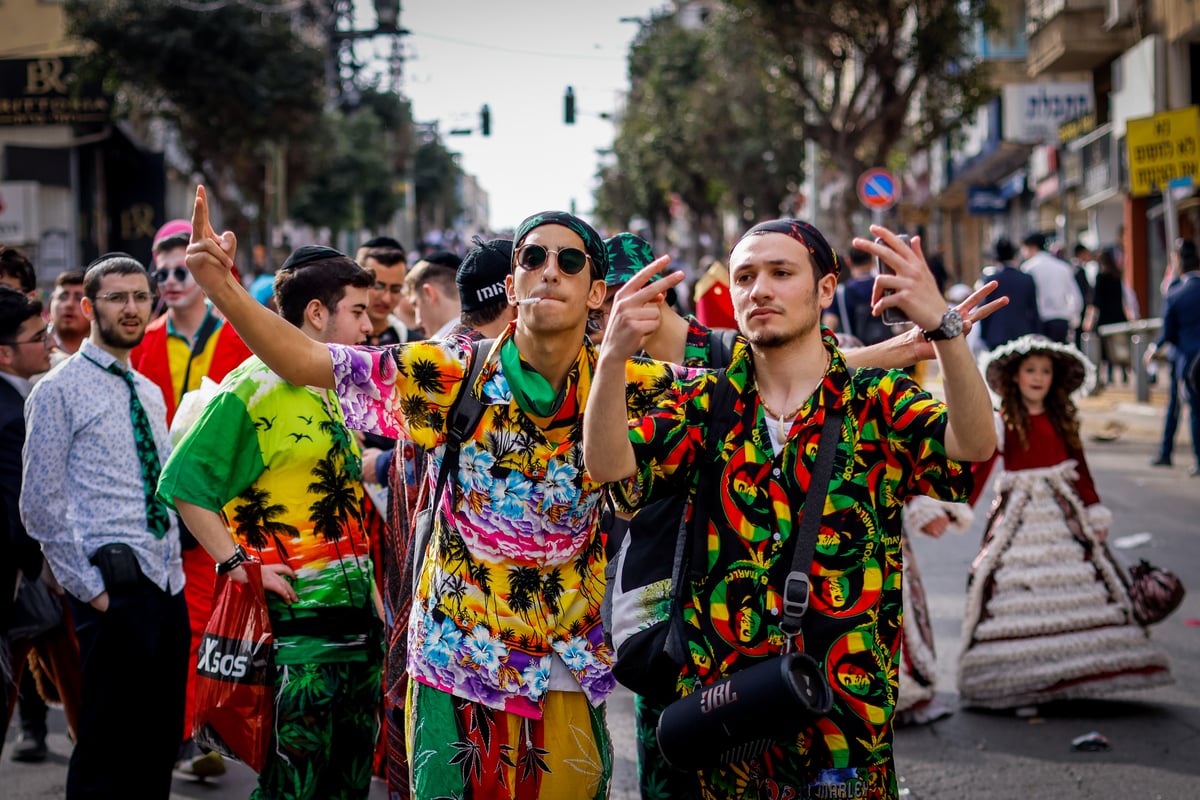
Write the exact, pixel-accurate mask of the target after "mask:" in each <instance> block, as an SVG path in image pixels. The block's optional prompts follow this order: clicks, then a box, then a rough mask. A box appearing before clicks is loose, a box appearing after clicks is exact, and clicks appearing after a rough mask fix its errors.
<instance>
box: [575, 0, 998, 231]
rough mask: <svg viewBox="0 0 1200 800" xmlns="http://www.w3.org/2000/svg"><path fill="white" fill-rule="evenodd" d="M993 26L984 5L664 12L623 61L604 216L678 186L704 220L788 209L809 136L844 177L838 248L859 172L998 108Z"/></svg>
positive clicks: (890, 0)
mask: <svg viewBox="0 0 1200 800" xmlns="http://www.w3.org/2000/svg"><path fill="white" fill-rule="evenodd" d="M994 19H995V15H994V13H993V11H992V10H991V8H990V7H989V5H988V3H987V0H919V1H918V2H916V3H912V2H907V0H904V1H902V0H868V2H856V3H848V2H845V0H824V2H811V1H810V0H725V2H724V3H721V4H719V5H717V6H715V7H714V9H713V12H712V13H711V14H709V15H708V18H707V19H706V21H705V22H704V24H703V25H702V26H696V27H694V28H689V27H685V26H682V25H680V24H679V21H678V18H677V17H676V15H675V14H672V13H667V14H664V15H660V16H657V17H655V18H653V19H651V20H650V21H648V22H647V23H645V24H644V25H643V27H642V30H641V32H640V34H639V36H638V38H637V39H636V40H635V42H634V45H633V48H632V50H631V52H630V56H629V77H630V83H631V91H630V95H629V101H628V105H627V108H626V112H625V115H624V117H623V119H622V121H621V126H620V129H619V131H618V134H617V137H616V140H615V143H614V151H615V154H616V159H617V163H616V165H615V166H612V167H608V168H606V169H605V170H604V171H603V172H602V174H601V176H600V177H601V187H600V190H599V191H598V196H597V208H598V209H600V210H602V211H604V212H606V213H610V214H613V215H614V216H616V215H617V214H619V213H621V214H623V213H624V212H626V211H627V210H628V209H629V208H630V207H632V208H635V209H636V210H637V213H638V214H641V215H642V216H645V217H646V218H647V219H649V220H651V221H654V220H661V219H663V217H664V212H663V208H664V206H665V203H666V202H667V199H668V198H669V196H670V194H671V193H675V194H677V195H678V196H679V197H680V199H682V200H683V202H684V203H685V204H686V205H687V206H688V207H689V208H690V209H691V211H692V212H693V213H695V214H697V215H698V216H700V217H703V216H705V215H708V214H711V213H712V212H713V211H714V210H720V211H723V212H728V213H733V214H735V215H737V216H738V217H739V218H740V219H741V220H742V222H743V223H750V222H752V221H754V220H756V219H762V218H766V217H772V216H777V215H779V214H780V213H781V212H782V213H787V212H788V211H789V210H790V209H788V207H787V206H788V200H789V196H790V195H792V194H794V193H795V192H796V191H797V190H798V188H799V183H800V180H801V178H802V175H803V163H804V157H805V156H804V146H805V143H806V142H807V141H812V142H814V143H816V144H817V145H818V147H819V149H820V150H821V152H822V155H823V157H824V158H825V159H827V160H828V162H829V163H830V164H832V165H833V166H835V168H836V169H837V170H838V171H840V172H841V173H842V174H843V176H845V177H846V178H847V180H846V181H845V184H844V185H845V191H844V192H843V193H842V195H841V196H840V197H839V198H838V204H837V208H835V209H834V214H833V220H832V222H833V225H832V228H833V230H832V231H831V233H832V235H833V238H834V240H835V241H838V242H845V241H847V240H848V238H849V232H850V218H851V212H852V211H854V210H855V209H857V205H858V204H857V201H856V199H855V180H854V179H855V178H856V177H857V176H858V175H859V174H861V172H863V171H864V170H865V169H866V168H868V167H871V166H879V165H885V164H888V163H891V159H892V157H893V156H894V155H895V154H896V153H897V152H904V153H914V152H917V151H919V150H921V149H924V148H927V147H929V146H930V145H931V144H932V143H933V142H935V141H937V140H938V139H939V138H941V137H944V136H946V135H947V134H950V133H953V132H954V131H955V130H956V129H957V128H958V127H959V126H960V125H961V124H962V122H963V121H964V120H967V119H969V118H970V116H971V115H972V114H973V112H974V111H975V110H976V109H977V108H979V107H980V106H981V105H982V104H983V103H984V102H986V101H987V100H988V99H990V96H991V95H990V90H989V88H988V84H987V80H986V77H987V76H986V71H985V69H986V68H985V66H984V65H982V64H981V63H979V62H977V61H975V60H972V58H971V53H972V45H973V37H974V36H975V34H976V31H977V30H979V28H980V26H981V25H982V24H985V23H991V22H993V21H994ZM607 221H608V222H610V223H612V224H616V225H622V224H624V222H625V221H626V220H621V219H614V218H609V219H608V220H607Z"/></svg>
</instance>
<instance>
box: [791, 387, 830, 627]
mask: <svg viewBox="0 0 1200 800" xmlns="http://www.w3.org/2000/svg"><path fill="white" fill-rule="evenodd" d="M845 415H846V410H845V408H844V407H842V406H837V407H835V408H830V409H828V410H826V412H825V424H824V425H822V426H821V438H820V440H819V441H818V442H817V457H816V461H815V462H814V464H813V468H812V472H811V473H810V476H809V483H808V492H807V493H806V494H805V496H804V508H803V509H802V510H801V512H800V527H799V529H798V531H797V532H796V549H795V551H793V553H792V568H791V571H790V572H788V576H787V578H786V580H784V583H783V617H782V619H781V620H780V624H779V627H780V629H782V630H783V632H784V633H785V634H787V636H788V637H789V641H790V639H791V638H794V637H795V636H796V634H798V633H799V632H800V620H801V618H802V617H803V616H804V612H805V611H807V610H808V598H809V594H810V593H811V582H812V581H811V578H810V577H809V574H808V573H809V570H811V569H812V559H813V552H814V551H815V550H816V547H817V534H818V532H819V531H820V529H821V517H822V516H823V515H824V513H825V497H826V496H827V495H828V493H829V479H830V477H832V475H833V457H834V456H835V455H836V454H837V449H838V441H839V440H840V438H841V432H842V419H843V418H844V417H845ZM789 646H790V645H789Z"/></svg>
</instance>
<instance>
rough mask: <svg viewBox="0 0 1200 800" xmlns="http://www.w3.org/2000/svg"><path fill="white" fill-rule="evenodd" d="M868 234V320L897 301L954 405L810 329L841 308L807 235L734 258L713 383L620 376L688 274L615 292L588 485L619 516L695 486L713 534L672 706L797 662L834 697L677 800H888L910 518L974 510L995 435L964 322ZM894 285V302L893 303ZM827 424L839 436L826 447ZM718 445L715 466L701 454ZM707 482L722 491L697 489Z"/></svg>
mask: <svg viewBox="0 0 1200 800" xmlns="http://www.w3.org/2000/svg"><path fill="white" fill-rule="evenodd" d="M872 233H873V234H875V235H876V236H880V237H882V238H883V240H884V244H877V243H875V242H874V241H868V240H864V239H855V240H854V242H853V244H854V246H856V247H859V248H861V249H863V250H865V251H867V252H869V253H871V254H872V255H875V256H879V257H881V258H883V259H884V260H885V261H886V262H887V263H888V264H889V265H891V266H892V267H893V268H894V269H895V274H894V275H889V276H883V277H880V278H879V279H878V281H877V283H876V285H875V291H874V295H873V297H872V300H873V302H874V305H875V311H876V313H880V312H881V311H882V310H883V309H884V308H885V307H888V306H896V307H898V308H900V309H902V310H903V311H905V312H906V313H907V314H908V316H909V318H910V319H912V320H913V321H914V322H915V323H916V324H917V325H918V326H919V328H921V329H922V330H923V331H924V332H925V333H924V338H926V339H928V340H929V341H930V342H932V343H933V347H934V349H935V351H936V354H937V358H938V361H939V363H940V366H941V368H942V375H943V380H944V386H945V390H946V396H947V398H948V402H947V403H946V404H942V403H940V402H938V401H936V400H934V399H933V398H932V397H930V396H929V395H928V394H927V393H925V392H923V391H922V390H921V389H920V387H918V386H917V385H916V384H915V383H913V382H912V381H911V380H910V379H908V378H907V376H905V375H904V374H903V373H902V372H900V371H897V370H892V371H887V370H881V369H858V370H852V369H850V368H848V365H847V362H846V359H845V357H844V356H843V355H842V353H841V351H840V350H839V349H838V347H837V346H836V342H835V340H834V338H833V336H832V334H829V333H828V331H827V330H825V329H823V328H822V327H821V325H820V323H819V320H820V315H821V312H822V311H823V310H824V309H827V308H828V307H829V305H830V303H831V302H832V301H833V298H834V289H835V287H836V285H837V279H838V273H839V271H840V264H839V260H838V258H837V255H836V254H835V253H834V251H833V250H832V248H830V246H829V244H828V243H827V242H826V240H825V238H824V236H822V235H821V233H820V232H819V231H817V230H816V228H813V227H812V226H811V225H809V224H807V223H804V222H800V221H798V220H774V221H771V222H765V223H761V224H759V225H757V226H755V227H754V228H752V229H751V230H750V231H749V232H748V233H747V234H746V235H744V236H743V237H742V238H741V240H740V241H739V242H738V243H737V245H736V246H735V247H734V249H733V252H732V253H731V255H730V259H729V264H730V294H731V299H732V301H733V307H734V312H735V314H736V317H737V321H738V328H739V330H741V331H742V334H743V336H744V339H745V341H744V342H742V343H739V346H738V347H736V348H735V350H734V354H733V360H732V362H731V363H730V365H729V368H728V370H727V372H726V373H725V374H724V377H722V376H721V375H720V374H717V373H712V372H701V373H697V372H695V371H689V370H686V369H683V368H680V367H675V366H673V365H670V364H665V363H657V364H656V365H655V364H651V363H642V364H637V365H635V366H636V367H637V369H641V370H644V373H643V374H642V375H640V376H638V375H636V374H635V370H634V369H631V367H630V366H629V363H630V362H629V359H630V357H632V356H633V355H634V354H635V353H636V352H637V351H638V350H639V349H640V348H641V347H642V343H643V341H644V340H645V339H646V338H647V337H649V336H652V335H654V333H655V332H656V331H657V330H658V328H659V326H660V325H661V321H660V320H661V310H660V308H659V305H660V304H661V298H662V294H663V292H664V291H665V290H666V288H667V287H669V286H672V285H674V284H676V283H678V282H679V280H680V279H681V278H682V275H681V274H680V273H678V272H676V273H673V274H670V275H666V276H664V277H662V278H661V279H660V280H658V281H657V282H653V283H652V282H651V279H652V278H653V277H655V276H656V275H658V274H659V273H661V272H662V271H663V269H664V267H666V266H667V264H668V263H669V261H668V260H667V259H660V260H659V261H656V262H654V263H652V264H651V265H649V266H648V267H646V268H645V269H643V270H641V271H640V272H639V273H638V274H637V275H635V276H634V277H633V278H632V279H631V280H630V281H629V282H628V283H627V284H626V285H625V286H624V287H623V288H622V289H621V290H620V291H619V292H618V293H617V296H616V302H615V303H614V306H613V312H612V317H611V319H610V320H609V327H608V331H607V334H606V335H605V337H604V343H603V345H602V346H601V350H600V355H599V361H598V364H597V368H596V380H595V384H594V386H593V389H592V394H591V397H590V398H589V404H588V410H587V412H588V413H587V414H586V415H585V417H584V443H585V465H586V468H587V470H588V471H589V473H590V474H591V476H592V477H593V478H596V479H600V480H606V481H612V482H614V488H615V490H616V492H617V495H618V498H619V499H620V502H621V505H622V506H623V507H625V508H626V509H627V510H632V509H635V508H639V507H644V506H645V505H646V504H647V503H652V502H654V501H656V500H659V499H662V498H664V497H668V496H671V495H675V494H678V493H680V492H685V491H686V492H688V493H689V496H688V502H689V503H690V504H691V506H692V509H693V514H698V515H699V518H700V519H703V520H704V527H703V528H702V529H701V530H699V531H695V532H694V535H695V536H696V537H698V538H699V541H700V542H702V543H705V545H704V546H705V549H706V556H705V557H704V558H698V559H696V563H697V564H698V565H699V570H698V573H699V574H696V575H694V576H693V577H692V579H691V580H690V581H689V583H688V585H687V587H686V590H685V593H684V597H685V605H684V608H683V610H682V615H683V619H684V620H686V621H687V624H685V625H684V628H685V629H686V638H687V642H686V648H685V650H686V652H688V653H689V654H690V656H691V657H690V659H689V660H688V662H687V663H686V664H684V666H683V668H682V671H681V673H680V675H679V679H678V683H677V686H676V691H677V693H678V694H679V696H683V695H687V694H691V693H694V692H697V691H701V690H703V689H704V688H705V687H708V686H710V685H711V684H713V683H715V682H716V681H718V680H721V679H723V678H726V677H728V676H729V675H732V674H734V673H737V672H741V671H743V670H746V669H748V668H750V667H753V666H755V665H759V664H766V663H767V661H768V660H770V659H774V658H777V657H778V656H780V655H781V654H783V653H786V652H790V651H791V650H793V649H795V650H798V651H800V652H804V653H807V654H808V655H810V656H811V657H812V658H813V659H814V660H816V661H817V662H818V663H819V664H820V667H821V674H822V675H823V676H824V677H825V679H826V681H827V683H828V685H829V686H830V688H831V691H832V696H833V698H834V702H833V706H832V709H831V710H830V712H829V713H828V714H825V715H822V716H821V717H820V718H819V719H817V720H816V721H814V722H812V724H805V725H801V724H797V726H796V729H795V732H794V735H792V736H790V737H788V740H787V741H780V742H776V743H774V744H773V745H772V746H770V747H767V748H766V749H765V752H762V753H761V754H759V755H755V756H752V757H740V758H737V759H736V760H734V761H733V762H731V763H719V764H718V763H714V764H711V765H706V766H705V767H704V768H703V769H701V770H699V771H697V772H692V773H688V774H684V775H679V774H678V773H676V775H677V777H679V778H681V779H687V780H688V781H689V782H690V784H691V786H690V787H688V788H687V789H684V790H683V791H677V793H676V794H674V795H673V796H688V797H714V798H716V797H743V796H744V797H853V798H863V799H864V800H891V799H892V798H895V797H896V796H897V791H898V790H897V788H896V775H895V770H894V764H893V758H892V746H891V738H892V735H891V727H890V719H891V716H892V713H893V711H894V708H895V698H896V693H897V658H898V644H899V632H900V608H901V588H900V577H901V575H900V567H901V555H900V541H901V527H900V513H901V510H902V504H903V502H904V501H905V500H907V499H909V498H910V497H912V496H914V495H917V494H921V495H925V494H928V495H932V496H935V497H939V496H940V497H942V498H944V499H950V500H953V499H960V498H962V497H965V494H966V492H967V491H968V490H969V488H970V473H969V471H967V470H966V468H965V467H964V466H963V465H962V464H961V463H959V460H981V459H985V458H987V457H988V456H990V455H991V453H992V451H993V450H994V449H995V443H996V439H995V432H994V431H993V430H991V429H989V427H988V419H989V417H990V416H991V403H990V400H989V398H988V394H987V391H986V389H985V388H984V386H983V380H982V377H981V376H980V374H979V371H978V369H977V368H976V367H975V363H974V359H973V357H972V355H971V352H970V349H969V348H968V347H967V345H966V342H965V341H964V337H963V336H962V333H963V327H964V326H963V322H964V318H963V314H962V313H961V312H960V311H959V310H957V309H947V308H946V303H945V301H944V300H943V299H942V296H941V293H940V292H939V291H938V288H937V285H936V282H935V281H934V279H933V277H932V275H931V273H930V272H929V270H928V267H927V266H926V264H925V259H924V257H923V255H922V253H921V249H920V243H919V240H914V241H913V243H912V245H911V246H910V245H908V244H905V243H904V242H902V241H901V240H900V239H899V238H898V237H897V236H896V235H895V234H893V233H892V232H891V231H888V230H886V229H884V228H881V227H877V226H876V227H872ZM887 289H890V290H893V293H892V294H889V295H888V296H886V297H885V296H884V295H883V292H884V290H887ZM977 297H978V295H977ZM631 378H632V379H633V381H635V383H636V388H641V389H642V392H643V393H649V394H650V395H652V396H653V397H654V398H655V400H656V401H658V402H657V403H649V402H642V403H638V404H636V407H635V405H634V404H631V403H630V401H629V398H636V397H637V396H638V395H639V393H638V392H632V391H630V387H629V385H628V382H629V381H630V379H631ZM721 381H726V382H727V383H726V384H725V385H726V386H728V387H730V388H732V390H733V391H734V392H735V394H736V397H735V398H734V401H733V408H734V414H735V419H734V420H732V423H733V424H732V426H731V427H728V428H727V431H728V432H727V433H725V435H724V439H723V441H721V442H718V443H711V444H710V443H706V442H705V437H706V431H708V430H710V429H711V427H712V426H713V425H714V422H713V421H712V420H711V415H710V414H709V413H708V410H709V409H710V408H712V405H713V402H714V399H713V398H714V397H715V396H716V395H715V392H716V391H718V389H719V388H720V385H721V383H720V382H721ZM664 400H665V402H663V401H664ZM630 415H633V416H634V419H633V420H632V421H631V420H630V418H629V417H630ZM827 418H829V419H831V420H832V421H833V423H834V424H833V425H832V426H828V427H829V431H830V434H831V435H832V439H829V440H827V441H826V442H825V443H822V444H820V445H819V446H818V440H819V439H822V438H825V436H824V435H823V428H825V427H827V426H826V425H825V420H826V419H827ZM830 443H832V444H833V445H834V448H833V450H832V453H831V452H830V450H828V449H826V448H827V445H828V444H830ZM709 447H711V448H712V450H711V451H709V452H715V453H716V454H717V455H716V458H705V453H706V448H709ZM817 451H820V452H823V453H825V454H826V455H832V467H831V469H830V471H829V473H828V474H830V475H831V476H832V477H831V479H830V482H829V489H828V497H827V498H825V499H824V503H823V504H822V506H821V507H820V508H819V509H815V508H814V509H812V510H810V511H805V508H806V505H807V493H808V491H809V487H810V486H812V485H813V484H814V483H816V482H817V479H816V477H815V475H814V468H813V461H814V459H815V458H816V457H817V456H816V455H814V453H816V452H817ZM817 463H820V462H819V461H818V462H817ZM702 480H703V483H702ZM701 485H708V486H713V487H714V488H715V489H716V491H714V492H708V493H706V494H700V493H699V490H698V487H699V486H701ZM697 508H699V509H702V511H696V510H695V509H697ZM813 511H815V512H816V513H818V514H819V515H820V522H819V523H818V528H817V529H816V530H815V531H814V533H813V542H814V543H813V544H812V545H811V546H812V547H813V548H814V549H813V551H812V552H813V556H811V558H810V563H806V564H803V565H800V566H796V568H795V571H793V562H792V558H793V552H794V551H795V550H796V548H797V547H798V544H797V543H796V540H797V539H798V538H800V537H799V536H798V535H797V530H798V529H801V528H802V525H801V522H800V520H801V519H802V518H803V519H805V520H807V519H808V517H807V516H804V515H805V514H811V513H813ZM804 557H806V556H801V558H804ZM795 572H801V574H802V576H803V578H804V579H805V580H800V579H799V578H798V577H795ZM793 588H794V589H797V590H799V589H803V591H795V592H793V591H792V589H793ZM785 600H786V601H788V603H789V604H787V605H785ZM801 601H802V602H803V605H804V606H806V607H807V611H806V612H805V613H803V618H802V622H803V624H802V626H801V628H800V632H799V634H798V635H796V631H794V630H792V629H791V628H790V627H789V626H788V625H787V624H786V622H785V620H786V619H790V614H791V612H792V610H793V608H794V607H795V606H796V605H799V604H800V603H801ZM767 669H770V668H769V667H767ZM735 686H736V684H735ZM735 691H736V688H735ZM757 713H759V714H760V715H761V714H769V713H771V712H770V710H769V709H765V710H764V709H759V710H758V712H757ZM695 735H696V736H705V735H708V736H720V735H721V733H720V731H707V732H706V731H696V734H695ZM733 744H736V743H731V747H732V745H733Z"/></svg>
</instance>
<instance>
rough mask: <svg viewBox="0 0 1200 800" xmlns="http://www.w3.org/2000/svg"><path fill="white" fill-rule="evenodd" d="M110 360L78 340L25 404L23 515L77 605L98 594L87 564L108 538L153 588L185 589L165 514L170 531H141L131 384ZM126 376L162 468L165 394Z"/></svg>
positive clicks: (173, 529)
mask: <svg viewBox="0 0 1200 800" xmlns="http://www.w3.org/2000/svg"><path fill="white" fill-rule="evenodd" d="M85 355H86V356H87V358H85V357H84V356H85ZM88 358H91V359H93V360H94V361H95V362H96V363H92V361H89V360H88ZM114 361H116V359H115V358H113V356H112V354H110V353H109V352H107V351H106V350H103V349H102V348H100V347H97V346H96V345H94V344H92V343H91V342H90V341H85V342H84V343H83V346H81V347H80V348H79V352H78V353H76V354H75V355H73V356H71V357H70V358H68V359H67V360H66V361H64V362H63V363H62V364H60V365H59V366H57V367H55V368H54V369H52V370H50V372H49V373H47V374H46V377H45V378H43V379H42V380H40V381H38V383H37V385H36V386H34V387H33V391H32V392H31V393H30V395H29V399H28V400H27V401H26V403H25V428H26V436H25V452H24V479H23V481H22V485H21V519H22V520H23V521H24V523H25V528H26V530H28V531H29V535H30V536H32V537H33V538H34V539H37V540H38V541H39V542H41V543H42V552H43V553H44V554H45V556H46V559H47V560H48V561H49V562H50V566H51V568H52V569H53V570H54V574H55V576H56V577H57V578H58V580H59V582H60V583H62V585H63V587H64V588H65V589H66V590H67V591H68V592H70V593H71V594H72V595H73V596H75V597H76V598H78V599H79V600H81V601H83V602H90V601H91V600H93V599H95V598H96V597H97V596H99V595H100V594H101V593H102V592H103V591H104V590H105V587H104V580H103V578H102V577H101V575H100V570H99V569H97V568H96V567H94V566H92V564H91V563H90V562H89V561H88V559H89V558H91V557H92V555H93V554H95V552H96V551H97V550H98V549H99V548H100V547H102V546H104V545H106V544H111V543H114V542H124V543H126V544H128V545H129V546H130V547H132V548H133V551H134V553H136V554H137V559H138V563H139V564H140V565H141V568H142V573H143V574H144V575H145V576H146V577H147V578H148V579H150V580H151V581H152V582H153V583H154V584H156V585H157V586H158V587H159V588H160V589H163V590H168V591H170V592H171V594H176V593H178V592H179V591H180V590H182V589H183V564H182V562H181V560H180V555H179V529H178V527H177V526H176V523H175V516H174V515H173V514H172V515H169V518H170V528H169V529H168V530H167V533H166V535H164V536H163V537H162V538H161V539H160V538H158V537H156V536H155V535H154V534H152V533H150V530H149V527H148V525H147V521H146V493H145V490H144V488H143V485H142V470H141V466H140V462H139V460H138V452H137V442H136V441H135V439H134V435H133V420H132V417H131V415H130V409H129V386H128V384H126V383H125V381H124V380H123V379H122V378H121V377H120V376H119V375H114V374H113V373H111V372H108V371H107V370H106V369H105V368H106V367H107V366H108V365H109V364H111V363H113V362H114ZM97 364H99V366H97ZM133 376H134V381H135V382H136V384H137V388H138V397H139V398H140V399H141V401H142V406H143V407H144V408H145V409H146V415H147V416H148V417H149V418H150V427H151V430H152V431H153V433H154V441H155V442H156V443H157V445H158V457H159V462H160V463H166V460H167V456H168V455H169V454H170V440H169V439H168V438H167V410H166V405H165V404H164V403H163V397H162V391H161V390H160V389H159V388H158V386H156V385H155V384H154V383H153V382H151V381H150V379H149V378H147V377H145V376H144V375H142V374H141V373H139V372H134V373H133Z"/></svg>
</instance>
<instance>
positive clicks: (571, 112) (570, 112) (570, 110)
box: [563, 86, 575, 125]
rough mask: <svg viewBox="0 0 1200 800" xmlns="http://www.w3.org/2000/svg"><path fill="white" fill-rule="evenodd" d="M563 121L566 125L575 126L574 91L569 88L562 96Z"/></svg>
mask: <svg viewBox="0 0 1200 800" xmlns="http://www.w3.org/2000/svg"><path fill="white" fill-rule="evenodd" d="M563 121H564V122H565V123H566V124H568V125H574V124H575V90H574V89H572V88H571V87H570V86H568V87H567V93H566V94H565V95H564V96H563Z"/></svg>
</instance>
